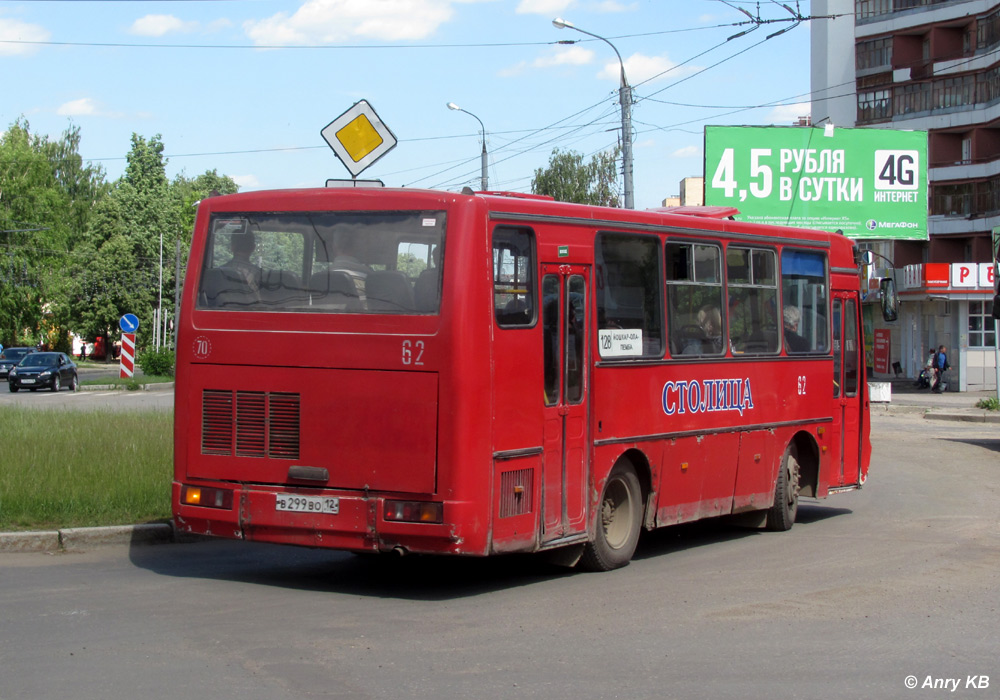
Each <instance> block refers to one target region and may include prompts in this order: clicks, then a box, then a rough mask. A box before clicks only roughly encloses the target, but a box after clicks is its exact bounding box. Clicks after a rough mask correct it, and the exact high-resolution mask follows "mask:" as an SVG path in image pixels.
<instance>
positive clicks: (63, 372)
mask: <svg viewBox="0 0 1000 700" xmlns="http://www.w3.org/2000/svg"><path fill="white" fill-rule="evenodd" d="M7 384H8V386H9V387H10V390H11V391H17V390H18V389H29V390H31V391H35V390H36V389H50V390H51V391H59V390H60V389H61V388H62V387H64V386H66V387H69V390H70V391H76V387H77V386H78V385H79V380H78V379H77V374H76V363H75V362H73V360H71V359H70V358H69V356H68V355H67V354H66V353H64V352H33V353H31V354H30V355H25V356H24V357H23V358H21V361H20V362H18V363H17V366H16V367H14V369H12V370H11V371H10V374H8V375H7Z"/></svg>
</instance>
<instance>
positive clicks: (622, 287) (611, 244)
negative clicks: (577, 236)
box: [594, 233, 663, 360]
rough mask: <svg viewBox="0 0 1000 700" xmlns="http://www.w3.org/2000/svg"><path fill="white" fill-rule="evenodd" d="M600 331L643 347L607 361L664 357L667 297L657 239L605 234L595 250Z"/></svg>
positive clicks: (606, 356) (595, 294) (616, 354)
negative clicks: (616, 333)
mask: <svg viewBox="0 0 1000 700" xmlns="http://www.w3.org/2000/svg"><path fill="white" fill-rule="evenodd" d="M594 259H595V265H596V268H597V269H596V272H595V275H596V278H597V279H596V281H595V284H594V290H595V293H594V297H595V300H596V302H597V327H598V331H599V332H600V331H608V330H612V329H613V330H616V331H617V330H621V331H624V332H628V333H629V335H631V336H632V337H633V338H636V339H637V341H638V342H636V343H634V344H633V345H632V348H631V349H630V350H629V351H628V353H626V354H620V353H614V354H608V355H605V354H604V353H605V350H606V348H603V347H602V348H601V353H602V358H603V359H608V360H628V359H629V358H630V357H635V358H639V357H643V358H650V357H661V356H662V355H663V293H662V291H661V290H662V279H663V277H662V272H661V267H660V241H659V238H657V237H655V236H645V235H639V234H635V235H633V234H624V233H601V234H599V235H598V236H597V241H596V245H595V249H594Z"/></svg>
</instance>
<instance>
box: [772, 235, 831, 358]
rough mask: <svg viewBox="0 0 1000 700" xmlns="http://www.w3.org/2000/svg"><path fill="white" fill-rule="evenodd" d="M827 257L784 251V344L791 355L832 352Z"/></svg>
mask: <svg viewBox="0 0 1000 700" xmlns="http://www.w3.org/2000/svg"><path fill="white" fill-rule="evenodd" d="M826 274H827V261H826V255H825V254H824V253H820V252H816V251H811V250H796V249H793V248H785V249H784V250H783V251H781V306H782V319H783V324H782V325H783V330H782V337H783V344H784V347H785V352H787V353H790V354H798V353H813V352H823V353H825V352H829V350H830V330H829V329H830V320H829V319H828V318H827V304H829V294H828V286H827V281H826Z"/></svg>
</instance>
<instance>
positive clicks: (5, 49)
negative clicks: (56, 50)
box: [0, 17, 52, 56]
mask: <svg viewBox="0 0 1000 700" xmlns="http://www.w3.org/2000/svg"><path fill="white" fill-rule="evenodd" d="M50 36H52V35H51V34H50V33H49V31H48V30H47V29H46V28H45V27H42V26H40V25H37V24H28V23H27V22H21V21H19V20H16V19H9V18H5V17H0V40H2V41H48V40H49V37H50ZM38 48H39V47H38V46H36V45H34V44H3V43H0V56H27V55H29V54H33V53H35V52H36V51H38Z"/></svg>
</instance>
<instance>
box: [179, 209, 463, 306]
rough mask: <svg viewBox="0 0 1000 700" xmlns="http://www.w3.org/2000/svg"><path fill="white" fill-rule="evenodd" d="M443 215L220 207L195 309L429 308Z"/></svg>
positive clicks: (434, 296) (436, 298)
mask: <svg viewBox="0 0 1000 700" xmlns="http://www.w3.org/2000/svg"><path fill="white" fill-rule="evenodd" d="M444 230H445V214H444V212H440V211H429V212H283V213H226V214H217V215H215V216H213V217H212V219H211V221H210V223H209V235H208V237H207V239H206V249H205V256H204V265H203V266H202V272H201V279H200V280H199V287H198V298H197V307H198V308H200V309H221V310H227V311H285V312H299V313H371V314H435V313H437V312H438V308H439V306H440V301H441V274H440V271H441V269H442V261H443V256H442V253H443V248H444Z"/></svg>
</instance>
